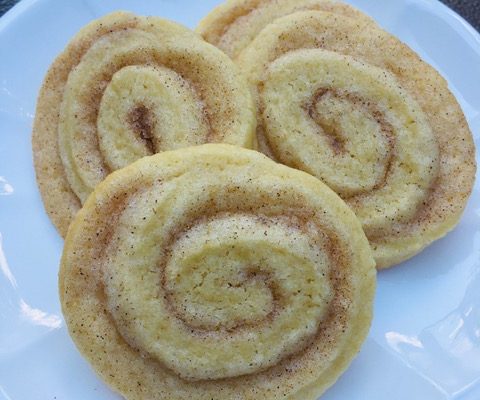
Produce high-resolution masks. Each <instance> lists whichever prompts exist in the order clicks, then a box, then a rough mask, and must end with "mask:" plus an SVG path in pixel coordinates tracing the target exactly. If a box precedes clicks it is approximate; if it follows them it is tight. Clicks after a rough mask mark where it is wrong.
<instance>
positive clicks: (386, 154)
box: [304, 88, 395, 198]
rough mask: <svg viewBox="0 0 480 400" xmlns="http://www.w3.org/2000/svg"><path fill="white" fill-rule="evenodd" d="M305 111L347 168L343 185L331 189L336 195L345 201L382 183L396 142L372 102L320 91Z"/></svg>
mask: <svg viewBox="0 0 480 400" xmlns="http://www.w3.org/2000/svg"><path fill="white" fill-rule="evenodd" d="M304 109H305V111H306V112H307V113H308V116H309V117H310V118H311V119H312V120H313V122H314V123H315V124H316V125H317V126H318V130H319V132H318V134H319V138H320V140H321V141H322V142H325V143H324V144H325V145H327V146H330V148H331V150H332V152H333V153H334V154H335V156H336V157H337V158H342V159H343V162H342V164H344V165H345V164H347V165H346V167H345V168H344V169H343V170H342V172H343V173H344V179H345V180H344V181H343V182H342V183H343V184H342V185H334V187H333V189H334V190H336V192H337V193H339V194H340V195H342V196H343V197H344V198H347V197H350V196H353V195H356V194H360V193H362V192H368V191H370V190H373V189H375V188H378V187H380V186H381V185H383V184H384V183H385V179H386V176H387V174H388V171H389V169H390V165H391V158H392V155H393V151H394V144H395V138H394V136H393V127H392V125H391V124H390V123H388V121H386V118H385V116H384V115H383V113H382V112H381V111H380V110H378V109H377V108H376V107H375V106H374V105H373V103H372V102H371V101H369V100H367V99H363V98H362V97H361V96H359V95H356V94H352V93H349V92H347V91H344V90H336V89H335V88H320V89H318V90H317V91H316V92H315V93H314V95H313V97H312V99H311V100H310V101H309V102H308V103H306V104H305V105H304ZM365 132H368V135H369V145H366V144H367V143H366V140H365ZM372 142H373V145H371V143H372ZM352 164H355V166H356V168H351V167H352Z"/></svg>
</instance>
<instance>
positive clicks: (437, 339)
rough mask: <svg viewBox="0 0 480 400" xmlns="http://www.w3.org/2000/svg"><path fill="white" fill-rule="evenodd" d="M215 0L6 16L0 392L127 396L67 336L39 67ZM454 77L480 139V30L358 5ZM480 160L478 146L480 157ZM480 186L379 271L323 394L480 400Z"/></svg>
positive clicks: (422, 1) (0, 141) (390, 5)
mask: <svg viewBox="0 0 480 400" xmlns="http://www.w3.org/2000/svg"><path fill="white" fill-rule="evenodd" d="M216 3H218V1H215V0H208V1H207V0H204V1H194V0H155V1H153V0H142V1H140V0H131V1H127V0H117V1H114V0H103V1H98V0H85V1H73V0H71V1H65V0H31V1H30V0H25V1H22V2H21V3H19V4H18V5H17V6H16V7H15V8H13V9H12V10H10V11H9V12H8V13H7V14H5V15H4V16H3V17H2V18H1V19H0V399H1V400H32V399H42V400H47V399H49V400H50V399H65V400H77V399H78V400H91V399H95V400H107V399H119V396H117V395H116V394H114V393H113V392H111V391H110V390H109V389H108V388H107V387H106V386H105V385H104V384H103V383H102V382H101V381H100V380H99V379H98V378H97V377H96V376H95V374H94V373H93V372H92V370H91V369H90V367H89V365H88V364H87V363H86V362H85V361H84V360H83V359H82V357H81V356H80V354H79V353H78V352H77V350H76V349H75V347H74V345H73V343H72V341H71V340H70V338H69V336H68V334H67V330H66V328H65V324H64V322H63V319H62V316H61V313H60V305H59V301H58V296H57V270H58V264H59V259H60V254H61V250H62V240H61V238H60V237H59V235H58V234H57V232H56V231H55V229H54V228H53V226H52V224H51V223H50V221H49V219H48V217H47V215H46V214H45V211H44V209H43V206H42V203H41V200H40V195H39V192H38V190H37V186H36V184H35V177H34V171H33V166H32V154H31V146H30V133H31V127H32V121H33V117H34V110H35V101H36V96H37V93H38V90H39V88H40V85H41V82H42V79H43V76H44V74H45V72H46V70H47V68H48V66H49V65H50V63H51V62H52V61H53V59H54V58H55V56H56V55H57V54H58V53H59V52H60V51H61V50H62V49H63V48H64V46H65V45H66V44H67V42H68V40H69V39H70V38H71V37H72V36H73V35H74V34H75V33H76V32H77V30H78V29H79V28H80V27H82V26H83V25H85V24H86V23H88V22H90V21H91V20H92V19H95V18H98V17H100V16H102V15H104V14H106V13H108V12H110V11H113V10H115V9H125V10H131V11H133V12H136V13H138V14H143V15H158V16H162V17H165V18H170V19H173V20H175V21H178V22H181V23H183V24H185V25H187V26H189V27H192V28H193V27H194V26H195V25H196V24H197V22H198V21H199V19H200V18H201V17H202V16H203V15H205V14H206V13H207V12H208V11H209V10H210V9H211V8H212V7H213V6H214V5H215V4H216ZM351 3H352V4H353V5H355V6H357V7H358V8H360V9H362V10H364V11H365V12H366V13H368V14H370V15H371V16H372V17H374V18H375V19H376V20H377V21H378V22H379V23H380V24H381V25H382V26H383V27H384V28H385V29H387V30H388V31H390V32H391V33H393V34H395V35H396V36H398V37H399V38H400V39H402V40H403V41H405V42H407V43H408V44H409V45H410V46H411V47H413V49H415V50H416V51H417V52H419V53H420V55H421V56H422V57H423V58H424V59H425V60H426V61H427V62H429V63H430V64H432V65H433V66H435V67H436V68H437V69H438V70H439V71H440V72H441V73H442V74H443V76H445V78H447V80H448V82H449V84H450V87H451V89H452V91H453V92H454V93H455V95H456V96H457V98H458V100H459V101H460V103H461V105H462V107H463V110H464V111H465V114H466V116H467V119H468V122H469V124H470V127H471V129H472V131H473V133H474V136H475V140H476V142H477V148H478V147H479V145H480V143H479V141H480V36H479V35H478V33H476V32H475V31H474V30H473V28H471V27H470V26H469V25H468V24H467V23H465V22H464V21H463V20H462V19H461V18H460V17H458V16H457V15H456V14H454V13H453V12H452V11H450V10H449V9H448V8H446V7H445V6H443V5H442V4H441V3H439V2H437V1H436V0H395V1H393V0H390V1H381V2H380V1H374V0H352V1H351ZM477 159H478V153H477ZM479 200H480V187H479V185H478V182H477V184H476V185H475V189H474V192H473V195H472V197H471V198H470V201H469V203H468V206H467V209H466V211H465V214H464V216H463V218H462V220H461V222H460V224H459V225H458V227H457V228H456V229H455V230H454V231H453V232H451V233H450V234H449V235H447V236H446V237H445V238H444V239H442V240H440V241H438V242H436V243H434V244H433V245H432V246H430V247H429V248H427V249H426V250H425V251H424V252H423V253H421V254H420V255H418V256H416V257H414V258H413V259H411V260H410V261H408V262H406V263H403V264H402V265H400V266H398V267H396V268H393V269H391V270H388V271H383V272H381V273H380V274H379V276H378V280H379V282H378V290H377V295H376V301H375V318H374V321H373V325H372V328H371V331H370V335H369V337H368V339H367V341H366V342H365V344H364V346H363V348H362V351H361V352H360V354H359V355H358V357H357V358H356V359H355V360H354V362H353V363H352V364H351V366H350V368H349V369H348V371H347V372H346V373H345V374H344V375H343V376H342V377H341V378H340V379H339V381H338V382H337V383H336V384H335V385H334V386H333V387H332V388H331V389H330V390H329V391H328V392H327V393H326V394H325V395H324V397H322V400H338V399H350V400H360V399H368V400H380V399H382V400H383V399H386V398H388V399H389V400H395V399H399V400H400V399H401V400H403V399H422V400H443V399H461V400H467V399H468V400H477V399H480V382H479V380H480V295H479V293H480V201H479Z"/></svg>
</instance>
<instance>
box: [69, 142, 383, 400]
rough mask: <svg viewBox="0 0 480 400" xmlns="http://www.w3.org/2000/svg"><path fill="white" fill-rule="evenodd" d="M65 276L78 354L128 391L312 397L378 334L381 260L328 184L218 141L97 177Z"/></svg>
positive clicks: (73, 233)
mask: <svg viewBox="0 0 480 400" xmlns="http://www.w3.org/2000/svg"><path fill="white" fill-rule="evenodd" d="M59 284H60V297H61V303H62V310H63V313H64V316H65V320H66V322H67V325H68V329H69V331H70V334H71V336H72V338H73V340H74V341H75V343H76V345H77V346H78V348H79V350H80V351H81V352H82V354H83V355H84V356H85V357H86V358H87V359H88V361H89V362H90V363H91V364H92V366H93V368H94V369H95V370H96V372H97V373H98V374H99V375H100V376H101V377H102V378H103V379H104V380H105V381H106V382H107V383H108V384H109V385H111V386H112V387H113V388H114V389H115V390H117V391H118V392H120V393H121V394H122V395H123V396H125V397H126V398H127V399H129V400H132V399H138V400H140V399H150V400H155V399H190V400H195V399H207V398H208V399H220V398H221V399H238V398H242V399H259V398H262V399H278V398H289V399H302V400H306V399H312V400H313V399H316V398H317V397H318V396H319V395H320V394H321V393H322V392H323V391H324V390H326V388H327V387H328V386H330V385H331V384H332V383H333V382H334V381H335V380H336V379H337V378H338V376H339V374H340V373H341V372H342V371H343V370H345V368H346V367H347V366H348V364H349V363H350V361H351V360H352V358H353V357H354V356H355V354H356V353H357V352H358V350H359V347H360V345H361V343H362V342H363V340H364V339H365V337H366V335H367V332H368V328H369V325H370V321H371V316H372V301H373V294H374V286H375V267H374V261H373V258H372V255H371V250H370V247H369V245H368V241H367V239H366V237H365V235H364V233H363V231H362V228H361V226H360V223H359V222H358V220H357V218H356V217H355V215H354V214H353V212H352V211H351V210H350V209H349V208H348V207H347V206H346V204H345V203H344V202H343V201H342V200H341V199H340V198H339V197H338V196H337V195H336V194H335V193H334V192H333V191H331V190H330V189H329V188H328V187H327V186H326V185H324V184H322V183H321V182H320V181H319V180H317V179H316V178H314V177H312V176H310V175H308V174H306V173H304V172H302V171H297V170H293V169H291V168H288V167H286V166H283V165H280V164H276V163H275V162H273V161H271V160H269V159H268V158H267V157H265V156H264V155H262V154H260V153H257V152H254V151H251V150H246V149H242V148H238V147H234V146H229V145H223V144H206V145H202V146H197V147H191V148H186V149H180V150H175V151H168V152H163V153H160V154H156V155H154V156H151V157H145V158H142V159H141V160H139V161H136V162H135V163H133V164H131V165H129V166H128V167H126V168H124V169H121V170H118V171H116V172H113V173H112V174H111V175H110V176H108V177H107V178H106V180H105V181H103V182H102V183H100V184H99V185H97V187H96V189H95V190H94V192H93V193H92V194H91V196H90V197H89V198H88V199H87V201H86V203H85V205H84V207H83V208H82V209H81V211H80V212H79V213H78V214H77V216H76V218H75V220H74V221H73V223H72V224H71V226H70V228H69V231H68V235H67V237H66V241H65V248H64V252H63V256H62V263H61V269H60V275H59Z"/></svg>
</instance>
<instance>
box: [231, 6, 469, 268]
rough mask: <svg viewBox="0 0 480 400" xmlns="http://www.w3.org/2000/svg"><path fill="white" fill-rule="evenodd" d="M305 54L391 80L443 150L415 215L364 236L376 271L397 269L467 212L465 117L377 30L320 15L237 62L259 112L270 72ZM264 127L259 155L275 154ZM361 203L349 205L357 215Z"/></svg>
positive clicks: (273, 29) (290, 25)
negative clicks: (354, 64) (324, 55)
mask: <svg viewBox="0 0 480 400" xmlns="http://www.w3.org/2000/svg"><path fill="white" fill-rule="evenodd" d="M301 49H323V50H328V51H333V52H336V53H339V54H341V55H345V56H348V57H352V58H354V59H355V60H358V61H359V62H361V63H364V64H366V65H372V66H374V67H376V68H381V69H384V70H385V71H386V72H387V73H388V74H393V76H394V78H395V79H396V80H397V81H398V83H399V85H400V86H401V88H402V89H404V90H406V92H407V93H408V95H409V96H412V98H413V100H414V101H415V102H416V103H418V105H419V106H420V108H421V110H422V111H423V114H424V115H425V117H426V120H427V123H428V125H429V127H430V129H431V131H432V132H433V135H434V137H435V140H436V142H437V148H438V151H439V161H438V167H436V168H438V170H437V176H436V178H435V179H434V180H433V181H432V184H431V186H430V189H429V193H428V195H427V196H426V197H425V199H424V200H423V201H422V204H421V205H420V207H419V208H418V210H417V211H416V212H415V215H414V216H413V217H412V218H410V219H409V220H408V221H402V220H394V221H393V222H391V223H390V222H388V223H387V224H386V226H385V229H374V230H369V229H367V230H366V233H367V237H368V238H369V240H370V243H371V245H372V247H373V249H374V254H375V259H376V261H377V266H378V268H385V267H388V266H391V265H394V264H396V263H399V262H401V261H403V260H405V259H407V258H409V257H411V256H413V255H414V254H416V253H418V252H419V251H421V250H422V249H423V248H424V247H425V246H427V245H428V244H430V243H431V242H432V241H434V240H436V239H438V238H440V237H442V236H443V235H445V234H446V233H447V232H448V231H449V230H451V229H452V228H453V227H454V226H455V225H456V223H457V222H458V220H459V218H460V216H461V214H462V212H463V209H464V207H465V204H466V202H467V199H468V197H469V195H470V193H471V190H472V186H473V182H474V177H475V171H476V163H475V156H474V151H475V149H474V144H473V139H472V135H471V132H470V130H469V128H468V125H467V122H466V120H465V116H464V115H463V112H462V110H461V109H460V106H459V105H458V103H457V101H456V99H455V98H454V96H453V95H452V93H451V92H450V91H449V89H448V85H447V83H446V81H445V79H443V78H442V77H441V76H440V74H439V73H438V72H437V71H435V70H434V69H433V68H432V67H431V66H429V65H428V64H426V63H425V62H423V61H422V60H421V59H420V57H419V56H418V55H417V54H415V53H414V52H413V51H412V50H411V49H410V48H409V47H407V46H406V45H404V44H403V43H401V42H400V41H399V40H398V39H396V38H395V37H393V36H392V35H390V34H388V33H387V32H385V31H383V30H382V29H380V28H379V27H377V26H375V25H373V24H372V23H368V22H365V21H362V20H358V19H351V18H347V17H344V16H339V15H334V14H331V13H323V12H319V11H305V12H298V13H295V14H291V15H290V16H287V17H284V18H281V19H277V20H275V21H274V22H272V23H271V24H270V25H268V26H267V27H266V28H265V29H264V30H263V31H262V32H261V33H260V34H259V35H258V36H257V37H256V38H255V40H254V41H253V42H252V43H251V44H250V45H249V46H248V47H247V48H246V49H245V50H244V51H243V52H242V53H241V54H240V56H239V57H238V59H237V62H238V64H239V65H240V67H241V68H242V69H243V71H245V72H246V74H247V77H248V79H249V82H250V84H251V87H252V90H253V92H254V93H255V95H256V96H257V103H258V104H260V112H263V111H262V109H261V107H262V106H261V103H262V97H261V96H262V94H261V92H262V90H263V89H262V88H263V85H264V81H265V79H266V76H267V73H268V72H267V71H268V68H269V66H270V65H271V64H273V63H275V61H276V60H278V59H280V58H282V57H287V56H288V54H293V53H295V52H296V51H299V50H301ZM263 118H265V116H264V117H263ZM267 126H268V121H266V120H265V119H263V120H259V122H258V130H257V134H259V135H260V136H259V142H260V144H261V146H262V143H263V150H262V151H264V152H265V153H266V154H271V153H269V149H268V143H266V141H265V138H264V137H263V135H264V132H265V129H268V127H267ZM362 201H363V200H362V199H361V198H353V199H349V200H348V202H349V204H350V205H351V206H352V207H353V208H354V210H356V211H358V210H359V209H361V207H362ZM362 222H363V220H362Z"/></svg>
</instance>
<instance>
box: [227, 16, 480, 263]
mask: <svg viewBox="0 0 480 400" xmlns="http://www.w3.org/2000/svg"><path fill="white" fill-rule="evenodd" d="M236 61H237V63H238V65H239V66H240V67H241V69H242V70H243V71H244V72H245V73H246V76H247V79H248V81H249V84H250V86H251V89H252V92H253V93H254V96H255V99H256V102H257V108H258V128H257V138H258V142H259V146H260V150H261V151H262V152H264V153H265V154H267V155H269V156H270V157H271V158H273V159H274V160H276V161H278V162H281V163H283V164H286V165H288V166H291V167H294V168H298V169H301V170H303V171H306V172H309V173H310V174H312V175H314V176H316V177H317V178H319V179H321V180H322V181H323V182H325V183H327V184H328V185H329V186H330V187H331V188H332V189H333V190H335V191H336V192H337V193H338V194H339V195H340V196H341V197H342V198H343V199H344V200H345V201H346V202H347V203H348V204H349V205H350V206H351V207H352V209H353V210H354V212H355V213H356V215H357V216H358V217H359V219H360V221H361V223H362V225H363V228H364V230H365V233H366V235H367V237H368V239H369V241H370V244H371V246H372V248H373V252H374V257H375V259H376V261H377V266H378V268H385V267H389V266H391V265H394V264H396V263H399V262H400V261H402V260H405V259H407V258H409V257H411V256H413V255H414V254H416V253H417V252H419V251H420V250H422V249H423V248H424V247H425V246H427V245H428V244H430V243H431V242H433V241H434V240H436V239H438V238H440V237H442V236H443V235H445V234H446V233H447V232H448V231H449V230H451V229H452V228H453V227H454V226H455V225H456V224H457V222H458V220H459V218H460V215H461V213H462V211H463V209H464V207H465V204H466V202H467V199H468V197H469V195H470V192H471V190H472V186H473V181H474V176H475V169H476V166H475V156H474V144H473V140H472V135H471V133H470V130H469V128H468V125H467V123H466V121H465V117H464V115H463V113H462V111H461V109H460V106H459V105H458V103H457V101H456V100H455V98H454V96H453V95H452V93H451V92H450V91H449V89H448V86H447V83H446V81H445V80H444V79H443V78H442V77H441V76H440V75H439V73H438V72H436V71H435V70H434V69H433V68H432V67H430V66H429V65H427V64H426V63H425V62H423V61H422V60H421V59H420V58H419V57H418V56H417V55H416V54H415V53H414V52H413V51H412V50H411V49H409V48H408V47H407V46H406V45H404V44H402V43H401V42H400V41H399V40H398V39H396V38H394V37H393V36H392V35H390V34H388V33H387V32H385V31H383V30H382V29H380V28H379V27H378V26H376V25H375V24H374V23H372V22H371V21H364V20H361V19H358V18H356V19H352V18H349V17H346V16H344V15H338V14H333V13H327V12H321V11H301V12H296V13H293V14H291V15H288V16H286V17H283V18H280V19H276V20H275V21H274V22H272V23H271V24H269V25H267V26H266V27H265V28H264V29H263V30H262V31H261V32H260V33H259V34H258V35H257V36H256V37H255V39H254V40H253V41H252V42H251V43H250V44H249V45H248V46H247V47H246V48H245V49H244V50H243V51H242V52H241V53H240V55H239V56H238V57H237V60H236Z"/></svg>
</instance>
